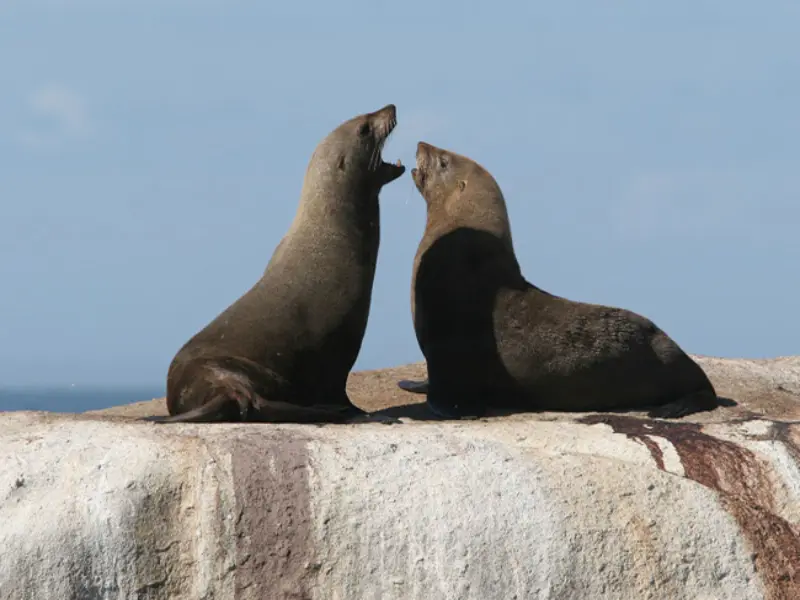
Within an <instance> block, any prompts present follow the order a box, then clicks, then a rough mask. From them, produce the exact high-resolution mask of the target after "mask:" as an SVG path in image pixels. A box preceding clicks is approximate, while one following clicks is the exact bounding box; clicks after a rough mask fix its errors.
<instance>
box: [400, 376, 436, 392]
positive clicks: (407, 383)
mask: <svg viewBox="0 0 800 600" xmlns="http://www.w3.org/2000/svg"><path fill="white" fill-rule="evenodd" d="M397 387H399V388H400V389H401V390H405V391H406V392H411V393H412V394H427V393H428V380H427V379H423V380H413V379H401V380H400V381H398V382H397Z"/></svg>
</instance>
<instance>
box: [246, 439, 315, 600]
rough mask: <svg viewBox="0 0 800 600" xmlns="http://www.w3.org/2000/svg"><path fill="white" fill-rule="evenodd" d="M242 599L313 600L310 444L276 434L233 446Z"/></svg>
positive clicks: (303, 440)
mask: <svg viewBox="0 0 800 600" xmlns="http://www.w3.org/2000/svg"><path fill="white" fill-rule="evenodd" d="M231 458H232V462H233V482H234V488H235V494H236V506H237V514H236V515H235V516H234V518H235V519H236V525H235V532H236V571H235V572H234V581H235V597H236V599H237V600H245V599H247V600H251V599H252V600H263V599H264V598H270V599H272V598H274V599H275V600H279V599H284V598H286V599H289V598H291V599H292V600H307V599H309V598H310V597H311V593H310V587H311V577H312V574H313V573H312V572H313V568H312V565H313V554H314V542H313V535H312V532H313V530H312V517H311V507H310V501H311V498H310V488H309V481H308V466H309V460H308V459H309V457H308V451H307V440H306V439H305V438H303V437H302V436H300V435H297V434H296V433H290V432H283V431H275V432H271V433H270V434H269V435H266V434H265V433H263V432H259V433H255V432H254V433H253V434H244V435H241V434H240V437H238V439H237V440H236V441H235V443H234V444H233V450H232V453H231Z"/></svg>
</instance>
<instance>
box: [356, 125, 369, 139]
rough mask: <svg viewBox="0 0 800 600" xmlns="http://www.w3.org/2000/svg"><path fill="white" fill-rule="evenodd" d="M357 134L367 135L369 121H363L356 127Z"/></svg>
mask: <svg viewBox="0 0 800 600" xmlns="http://www.w3.org/2000/svg"><path fill="white" fill-rule="evenodd" d="M358 135H360V136H361V137H364V136H365V135H369V123H364V124H363V125H362V126H361V127H359V128H358Z"/></svg>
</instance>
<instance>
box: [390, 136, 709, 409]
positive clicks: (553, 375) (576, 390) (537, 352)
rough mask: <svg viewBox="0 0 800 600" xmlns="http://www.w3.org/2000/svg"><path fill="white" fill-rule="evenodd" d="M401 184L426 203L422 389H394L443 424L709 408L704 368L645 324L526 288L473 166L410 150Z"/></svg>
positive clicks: (419, 311)
mask: <svg viewBox="0 0 800 600" xmlns="http://www.w3.org/2000/svg"><path fill="white" fill-rule="evenodd" d="M411 176H412V177H413V179H414V183H415V184H416V186H417V189H418V190H419V192H420V193H421V194H422V196H423V198H424V199H425V202H426V204H427V223H426V226H425V233H424V235H423V238H422V241H421V243H420V245H419V249H418V250H417V254H416V257H415V259H414V274H413V280H412V316H413V319H414V329H415V332H416V335H417V340H418V342H419V345H420V348H421V350H422V353H423V354H424V356H425V359H426V361H427V364H428V380H427V381H416V382H415V381H402V382H400V383H399V385H400V387H401V388H403V389H406V390H409V391H416V392H427V394H428V404H429V406H430V407H431V409H432V410H433V411H434V412H436V413H437V414H438V415H440V416H443V417H446V418H457V417H462V416H480V415H482V414H485V412H486V411H487V410H488V409H491V408H497V409H515V410H523V411H535V410H552V411H603V410H615V409H639V408H645V407H651V408H652V410H651V411H650V413H649V414H650V416H654V417H680V416H683V415H686V414H689V413H691V412H696V411H699V410H709V409H711V408H714V407H716V406H717V405H718V400H717V396H716V393H715V390H714V387H713V386H712V384H711V382H710V381H709V379H708V377H707V376H706V374H705V372H704V371H703V370H702V368H701V367H700V366H699V365H698V364H697V363H696V362H694V361H693V360H692V359H691V357H689V356H688V355H687V354H686V353H685V352H684V351H683V350H682V349H681V348H680V347H679V346H678V345H677V344H676V343H675V342H674V341H673V340H672V339H670V338H669V336H667V334H666V333H664V332H663V331H662V330H661V329H659V328H658V327H656V325H654V324H653V323H652V322H651V321H649V320H648V319H646V318H645V317H643V316H641V315H638V314H636V313H633V312H631V311H628V310H624V309H620V308H612V307H608V306H601V305H596V304H586V303H582V302H573V301H571V300H567V299H565V298H561V297H558V296H555V295H552V294H550V293H548V292H545V291H544V290H541V289H539V288H537V287H536V286H534V285H532V284H530V283H529V282H528V281H526V280H525V278H524V277H523V275H522V273H521V270H520V267H519V264H518V262H517V259H516V256H515V253H514V247H513V244H512V239H511V228H510V224H509V219H508V213H507V211H506V205H505V200H504V198H503V194H502V192H501V190H500V187H499V185H498V184H497V182H496V181H495V179H494V177H492V175H491V174H490V173H489V172H488V171H486V170H485V169H484V168H483V167H482V166H480V165H479V164H477V163H476V162H474V161H473V160H471V159H469V158H467V157H465V156H462V155H459V154H456V153H454V152H449V151H447V150H443V149H441V148H436V147H434V146H431V145H429V144H426V143H424V142H420V143H419V144H418V146H417V168H416V169H412V171H411ZM653 407H655V408H653Z"/></svg>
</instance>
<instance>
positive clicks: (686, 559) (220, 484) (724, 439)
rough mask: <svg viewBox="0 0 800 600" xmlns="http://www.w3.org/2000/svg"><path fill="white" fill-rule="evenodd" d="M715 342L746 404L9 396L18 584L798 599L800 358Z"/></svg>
mask: <svg viewBox="0 0 800 600" xmlns="http://www.w3.org/2000/svg"><path fill="white" fill-rule="evenodd" d="M699 360H700V362H701V364H703V366H704V367H705V368H706V369H707V370H708V371H709V373H710V374H711V376H712V379H714V382H715V384H716V385H717V386H718V389H719V391H720V394H721V395H726V392H728V394H727V395H729V397H733V399H734V400H736V401H737V402H738V403H739V406H737V407H731V408H720V409H718V411H714V413H707V414H704V415H700V416H697V417H696V418H695V419H694V420H693V419H692V418H689V419H684V420H681V421H655V420H650V419H646V418H642V417H641V416H638V415H636V414H606V415H598V414H588V415H587V414H569V415H565V414H561V415H557V414H554V413H543V414H535V415H515V416H511V417H504V418H493V419H487V420H484V421H473V422H458V423H436V422H425V421H408V422H405V423H403V424H401V425H392V426H387V425H380V424H364V425H357V426H325V427H316V426H302V425H280V426H273V425H231V424H225V425H157V424H152V423H148V422H137V421H132V420H130V419H125V418H121V417H118V416H117V417H112V416H109V415H107V414H106V415H102V414H99V415H98V414H92V415H90V414H86V415H54V414H47V413H30V412H20V413H4V414H2V415H0V599H2V600H6V599H14V600H25V599H29V598H30V599H36V600H39V599H43V600H49V599H53V600H71V599H76V600H77V599H81V600H88V599H95V598H98V599H99V598H108V599H111V598H114V599H116V598H120V599H133V598H136V599H145V598H147V599H161V598H164V599H167V598H170V599H187V600H189V599H191V600H197V599H212V598H213V599H228V598H236V599H251V598H252V599H259V600H262V599H265V598H266V599H272V598H275V599H280V598H293V599H312V598H313V599H325V600H328V599H330V600H338V599H341V600H356V599H387V600H388V599H403V600H405V599H424V600H429V599H454V600H455V599H458V600H465V599H472V598H474V599H476V600H491V599H495V598H497V599H503V600H506V599H512V598H516V599H518V600H523V599H528V598H531V599H544V598H548V599H575V600H594V599H598V600H599V599H619V600H627V599H631V600H638V599H646V598H650V599H664V600H680V599H692V600H699V599H706V600H711V599H714V600H722V599H730V600H749V599H762V598H766V599H770V600H776V599H780V600H796V599H798V598H800V529H798V526H799V525H800V422H798V419H800V396H798V394H800V358H783V359H776V360H773V361H743V360H739V361H734V360H723V359H711V358H702V359H699ZM419 374H421V373H415V374H413V376H416V375H419ZM381 382H382V383H381V384H380V385H377V387H376V388H375V389H376V390H378V391H380V390H379V388H380V386H382V385H386V386H389V385H394V378H393V377H388V378H383V379H381ZM361 384H363V381H362V382H361ZM386 389H388V387H387V388H386ZM733 392H738V395H739V397H737V394H736V393H733ZM392 393H394V392H392ZM759 398H763V399H764V401H763V402H759ZM418 399H419V397H413V396H407V397H406V401H415V400H418ZM764 406H766V407H767V409H768V410H767V409H763V410H762V409H761V408H760V407H764ZM765 412H766V413H768V414H763V413H765Z"/></svg>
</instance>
